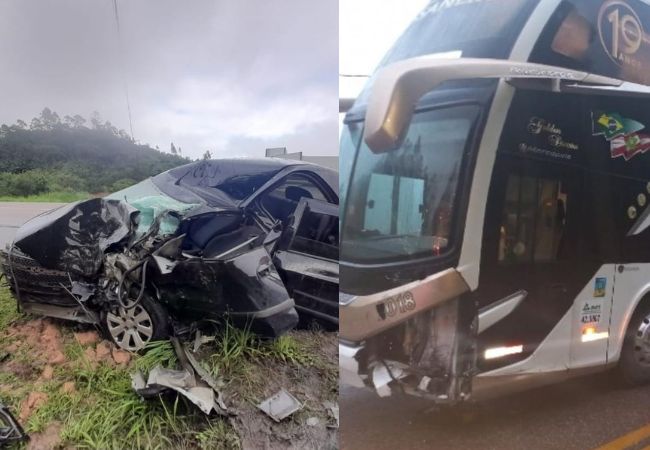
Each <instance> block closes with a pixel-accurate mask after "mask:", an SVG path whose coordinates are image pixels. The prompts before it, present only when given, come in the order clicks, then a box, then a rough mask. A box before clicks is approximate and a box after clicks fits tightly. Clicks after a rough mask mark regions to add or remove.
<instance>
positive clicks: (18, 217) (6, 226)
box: [0, 202, 61, 248]
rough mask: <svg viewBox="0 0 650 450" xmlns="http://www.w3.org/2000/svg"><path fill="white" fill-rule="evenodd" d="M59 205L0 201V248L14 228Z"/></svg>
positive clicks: (6, 242)
mask: <svg viewBox="0 0 650 450" xmlns="http://www.w3.org/2000/svg"><path fill="white" fill-rule="evenodd" d="M58 206H61V203H19V202H0V248H4V247H5V245H6V244H9V243H11V240H12V239H13V237H14V234H15V233H16V229H17V228H18V227H19V226H21V225H22V224H24V223H25V222H27V221H28V220H29V219H31V218H32V217H34V216H37V215H39V214H41V213H43V212H45V211H48V210H50V209H53V208H56V207H58Z"/></svg>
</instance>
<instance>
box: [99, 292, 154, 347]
mask: <svg viewBox="0 0 650 450" xmlns="http://www.w3.org/2000/svg"><path fill="white" fill-rule="evenodd" d="M132 304H133V302H132V301H131V300H129V301H127V305H128V306H131V305H132ZM106 324H107V327H108V332H109V333H110V335H111V337H112V338H113V341H114V342H115V343H116V344H117V345H118V346H119V347H120V348H122V349H124V350H128V351H130V352H136V351H139V350H142V349H143V348H144V347H145V346H146V345H147V343H148V342H149V341H151V338H152V337H153V322H152V320H151V316H150V315H149V313H148V312H147V311H146V310H145V309H144V308H143V307H142V306H141V305H139V304H138V305H136V306H135V307H132V308H128V309H127V308H123V307H122V306H120V307H119V308H117V310H115V311H110V312H108V313H107V314H106Z"/></svg>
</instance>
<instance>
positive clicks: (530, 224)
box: [499, 175, 568, 263]
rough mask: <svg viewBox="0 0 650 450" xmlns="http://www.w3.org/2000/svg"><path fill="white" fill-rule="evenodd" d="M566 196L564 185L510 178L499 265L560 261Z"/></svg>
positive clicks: (517, 176) (547, 181)
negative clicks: (505, 263) (501, 263)
mask: <svg viewBox="0 0 650 450" xmlns="http://www.w3.org/2000/svg"><path fill="white" fill-rule="evenodd" d="M567 197H568V196H567V194H566V192H564V191H563V189H562V182H560V181H558V180H550V179H544V178H533V177H529V176H519V175H511V176H510V177H509V178H508V185H507V192H506V201H505V205H504V211H503V220H502V224H501V228H500V237H499V261H502V262H510V263H516V262H532V261H534V262H544V261H555V260H558V259H561V249H562V238H563V236H564V230H565V226H566V207H567Z"/></svg>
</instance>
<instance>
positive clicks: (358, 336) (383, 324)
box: [339, 269, 478, 403]
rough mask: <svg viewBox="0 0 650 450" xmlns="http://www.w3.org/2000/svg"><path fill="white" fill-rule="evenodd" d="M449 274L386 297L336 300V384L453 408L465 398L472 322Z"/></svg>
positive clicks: (461, 287) (459, 286)
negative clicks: (368, 388)
mask: <svg viewBox="0 0 650 450" xmlns="http://www.w3.org/2000/svg"><path fill="white" fill-rule="evenodd" d="M468 291H469V288H468V286H467V284H466V283H465V281H464V280H463V278H462V277H461V275H460V274H459V273H458V272H457V271H456V270H453V269H449V270H445V271H443V272H440V273H438V274H435V275H433V276H430V277H427V278H425V279H423V280H419V281H416V282H412V283H409V284H406V285H403V286H400V287H398V288H395V289H391V290H389V291H385V292H381V293H378V294H372V295H367V296H357V297H354V296H346V295H345V294H343V295H341V298H340V308H341V310H340V316H341V325H340V336H341V340H340V342H339V366H340V373H341V380H342V381H343V383H345V384H348V385H351V386H356V387H363V386H366V387H371V388H373V389H374V390H375V391H376V392H377V394H378V395H379V396H381V397H386V396H389V395H391V394H392V393H393V392H395V391H397V392H400V393H406V394H410V395H415V396H419V397H424V398H429V399H432V400H434V401H436V402H437V403H455V402H458V401H462V400H465V399H467V398H469V396H470V395H471V380H472V377H473V375H474V370H475V365H476V364H475V359H476V348H475V343H476V339H475V335H476V332H477V324H478V321H477V317H476V314H475V308H474V307H473V304H471V305H470V304H468V302H463V301H462V299H463V294H465V293H466V292H468Z"/></svg>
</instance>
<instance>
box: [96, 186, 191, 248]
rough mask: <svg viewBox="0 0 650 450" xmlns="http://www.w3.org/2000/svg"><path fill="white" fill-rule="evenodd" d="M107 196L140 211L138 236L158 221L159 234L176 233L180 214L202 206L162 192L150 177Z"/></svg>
mask: <svg viewBox="0 0 650 450" xmlns="http://www.w3.org/2000/svg"><path fill="white" fill-rule="evenodd" d="M106 198H107V199H114V200H122V201H125V202H127V203H128V204H129V205H131V206H133V207H134V208H136V209H137V210H138V211H140V214H139V215H138V228H137V230H136V235H137V236H142V235H144V234H145V233H146V232H147V231H149V230H150V229H151V226H152V225H153V224H154V223H155V222H156V221H158V234H159V235H171V234H174V233H175V232H176V230H177V229H178V226H179V225H180V216H182V215H183V214H184V213H186V212H188V211H191V210H193V209H196V208H199V207H200V206H201V204H200V203H185V202H181V201H178V200H175V199H173V198H171V197H170V196H168V195H166V194H164V193H163V192H161V191H160V189H158V188H157V187H156V185H155V184H154V183H153V182H152V181H151V179H150V178H149V179H146V180H144V181H141V182H140V183H137V184H134V185H133V186H130V187H128V188H126V189H122V190H121V191H117V192H115V193H113V194H111V195H109V196H107V197H106ZM160 216H163V217H160Z"/></svg>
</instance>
